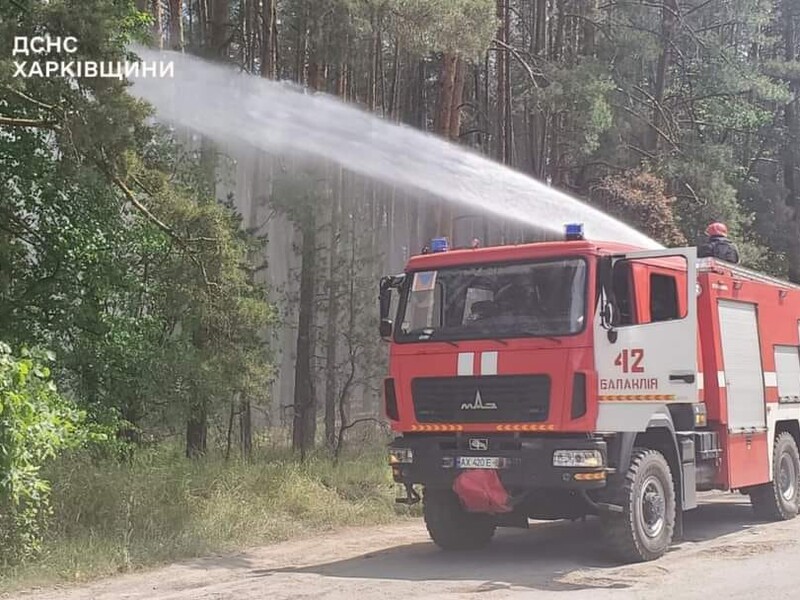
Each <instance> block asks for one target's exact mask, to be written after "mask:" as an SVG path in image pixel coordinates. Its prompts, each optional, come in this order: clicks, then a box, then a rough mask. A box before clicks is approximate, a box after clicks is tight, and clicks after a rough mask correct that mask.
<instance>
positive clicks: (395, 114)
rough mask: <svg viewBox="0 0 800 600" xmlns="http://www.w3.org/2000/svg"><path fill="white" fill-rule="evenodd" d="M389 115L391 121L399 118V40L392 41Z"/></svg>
mask: <svg viewBox="0 0 800 600" xmlns="http://www.w3.org/2000/svg"><path fill="white" fill-rule="evenodd" d="M389 117H390V118H391V120H392V121H394V122H397V121H399V120H400V42H398V41H395V43H394V58H393V59H392V88H391V91H390V92H389Z"/></svg>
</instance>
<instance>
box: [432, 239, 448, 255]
mask: <svg viewBox="0 0 800 600" xmlns="http://www.w3.org/2000/svg"><path fill="white" fill-rule="evenodd" d="M431 252H447V238H445V237H440V238H433V239H432V240H431Z"/></svg>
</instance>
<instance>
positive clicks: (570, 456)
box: [553, 450, 603, 467]
mask: <svg viewBox="0 0 800 600" xmlns="http://www.w3.org/2000/svg"><path fill="white" fill-rule="evenodd" d="M553 466H554V467H602V466H603V455H602V453H601V452H600V451H599V450H556V451H555V452H553Z"/></svg>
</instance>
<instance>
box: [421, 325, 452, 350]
mask: <svg viewBox="0 0 800 600" xmlns="http://www.w3.org/2000/svg"><path fill="white" fill-rule="evenodd" d="M436 331H437V330H436V329H422V330H419V333H418V335H417V340H420V341H421V340H433V341H434V342H444V343H445V344H450V345H451V346H453V347H455V348H460V346H459V345H458V344H457V343H456V342H454V341H453V340H437V339H434V336H435V335H436ZM415 333H416V332H415Z"/></svg>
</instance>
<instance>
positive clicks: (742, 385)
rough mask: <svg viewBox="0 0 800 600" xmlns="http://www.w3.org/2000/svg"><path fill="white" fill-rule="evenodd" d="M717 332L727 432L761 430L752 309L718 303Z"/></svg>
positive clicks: (760, 382) (755, 324)
mask: <svg viewBox="0 0 800 600" xmlns="http://www.w3.org/2000/svg"><path fill="white" fill-rule="evenodd" d="M719 328H720V336H721V339H720V342H721V343H722V361H723V363H724V367H725V371H724V373H725V388H726V392H727V394H726V395H727V399H728V429H729V430H730V431H740V430H742V429H763V428H765V427H766V424H767V422H766V412H765V410H766V409H765V406H764V373H763V369H762V366H761V345H760V344H759V341H758V315H757V313H756V307H755V305H754V304H747V303H745V302H734V301H731V300H720V301H719ZM720 384H722V382H721V381H720Z"/></svg>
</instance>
